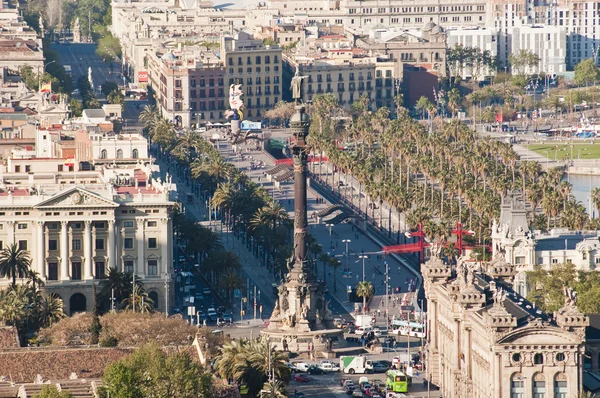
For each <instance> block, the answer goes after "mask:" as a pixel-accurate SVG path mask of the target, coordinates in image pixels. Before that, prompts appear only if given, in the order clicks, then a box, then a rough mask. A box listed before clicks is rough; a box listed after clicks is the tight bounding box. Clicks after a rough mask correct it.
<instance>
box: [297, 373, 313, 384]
mask: <svg viewBox="0 0 600 398" xmlns="http://www.w3.org/2000/svg"><path fill="white" fill-rule="evenodd" d="M294 380H295V381H297V382H298V383H308V382H309V381H310V379H309V378H308V377H306V376H304V375H300V374H297V375H294Z"/></svg>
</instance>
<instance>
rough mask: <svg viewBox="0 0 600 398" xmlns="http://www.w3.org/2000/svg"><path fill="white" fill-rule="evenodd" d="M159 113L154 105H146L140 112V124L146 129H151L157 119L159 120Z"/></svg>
mask: <svg viewBox="0 0 600 398" xmlns="http://www.w3.org/2000/svg"><path fill="white" fill-rule="evenodd" d="M158 116H159V113H158V110H157V109H156V106H154V105H146V106H144V109H142V111H141V112H140V116H139V118H138V120H139V121H140V123H142V124H143V125H144V128H145V129H150V128H151V127H152V125H153V124H154V122H155V121H156V119H157V118H158Z"/></svg>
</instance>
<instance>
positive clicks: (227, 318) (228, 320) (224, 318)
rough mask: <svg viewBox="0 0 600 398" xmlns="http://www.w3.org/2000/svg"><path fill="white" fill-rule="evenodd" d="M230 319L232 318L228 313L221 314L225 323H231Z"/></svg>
mask: <svg viewBox="0 0 600 398" xmlns="http://www.w3.org/2000/svg"><path fill="white" fill-rule="evenodd" d="M232 319H233V318H232V317H231V314H230V313H229V312H225V313H223V320H224V321H225V322H228V323H231V321H232Z"/></svg>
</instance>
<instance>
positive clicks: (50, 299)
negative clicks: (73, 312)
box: [37, 293, 66, 328]
mask: <svg viewBox="0 0 600 398" xmlns="http://www.w3.org/2000/svg"><path fill="white" fill-rule="evenodd" d="M63 307H64V303H63V301H62V299H61V298H60V297H59V296H58V295H57V294H55V293H52V294H49V295H46V296H44V297H43V298H42V299H41V301H40V305H39V307H38V309H37V315H38V321H39V323H40V326H41V327H44V328H45V327H50V326H52V324H54V323H55V322H58V321H60V320H61V319H63V318H64V317H66V314H65V313H64V308H63Z"/></svg>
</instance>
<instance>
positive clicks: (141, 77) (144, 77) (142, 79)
mask: <svg viewBox="0 0 600 398" xmlns="http://www.w3.org/2000/svg"><path fill="white" fill-rule="evenodd" d="M138 83H148V72H147V71H145V70H140V71H138Z"/></svg>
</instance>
